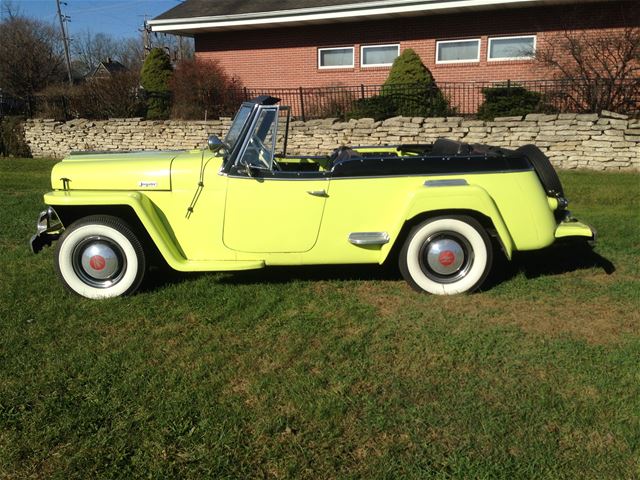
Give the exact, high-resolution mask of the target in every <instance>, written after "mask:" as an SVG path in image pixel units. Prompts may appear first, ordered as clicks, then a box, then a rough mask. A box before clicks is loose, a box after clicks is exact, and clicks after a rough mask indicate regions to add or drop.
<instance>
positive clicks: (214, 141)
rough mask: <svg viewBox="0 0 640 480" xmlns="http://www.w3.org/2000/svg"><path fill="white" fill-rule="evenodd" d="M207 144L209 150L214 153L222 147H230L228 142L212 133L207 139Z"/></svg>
mask: <svg viewBox="0 0 640 480" xmlns="http://www.w3.org/2000/svg"><path fill="white" fill-rule="evenodd" d="M207 145H208V146H209V150H211V151H212V152H214V153H216V152H218V150H220V149H221V148H224V149H227V148H228V146H227V144H226V143H224V142H223V141H222V140H220V139H219V138H218V136H217V135H210V136H209V139H208V140H207Z"/></svg>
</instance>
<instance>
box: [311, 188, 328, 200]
mask: <svg viewBox="0 0 640 480" xmlns="http://www.w3.org/2000/svg"><path fill="white" fill-rule="evenodd" d="M307 193H308V194H309V195H313V196H314V197H322V198H327V197H328V196H329V194H328V193H327V192H326V190H307Z"/></svg>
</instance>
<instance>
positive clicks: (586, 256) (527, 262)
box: [483, 240, 616, 290]
mask: <svg viewBox="0 0 640 480" xmlns="http://www.w3.org/2000/svg"><path fill="white" fill-rule="evenodd" d="M501 257H502V259H499V260H498V261H497V262H495V264H494V272H493V275H492V278H490V279H489V281H488V282H487V283H486V284H485V286H484V288H483V290H489V289H491V288H493V287H494V286H496V285H499V284H500V283H503V282H506V281H508V280H510V279H511V278H513V277H515V276H516V275H518V274H519V273H522V274H523V275H524V276H525V277H526V278H538V277H546V276H552V275H562V274H564V273H568V272H574V271H577V270H585V269H589V268H598V269H601V270H602V271H603V272H604V273H606V274H607V275H611V274H612V273H613V272H615V271H616V267H615V265H614V264H613V263H612V262H611V261H610V260H608V259H607V258H605V257H603V256H602V255H600V254H599V253H597V252H595V251H594V250H593V248H592V247H591V246H589V244H588V243H587V242H583V241H571V240H567V241H565V242H558V243H556V244H554V245H552V246H550V247H547V248H544V249H542V250H535V251H531V252H514V254H513V258H512V260H511V262H509V261H507V260H506V259H505V258H504V257H503V256H501ZM495 258H496V257H495V256H494V259H495Z"/></svg>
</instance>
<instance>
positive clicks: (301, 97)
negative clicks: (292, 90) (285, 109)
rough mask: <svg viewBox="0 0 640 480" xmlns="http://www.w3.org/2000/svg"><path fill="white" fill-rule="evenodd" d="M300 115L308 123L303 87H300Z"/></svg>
mask: <svg viewBox="0 0 640 480" xmlns="http://www.w3.org/2000/svg"><path fill="white" fill-rule="evenodd" d="M300 113H301V115H302V121H303V122H306V121H307V119H306V118H305V115H304V95H303V94H302V87H300Z"/></svg>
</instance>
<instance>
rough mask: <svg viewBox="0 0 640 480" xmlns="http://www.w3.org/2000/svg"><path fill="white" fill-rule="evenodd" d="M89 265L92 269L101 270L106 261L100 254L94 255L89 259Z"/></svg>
mask: <svg viewBox="0 0 640 480" xmlns="http://www.w3.org/2000/svg"><path fill="white" fill-rule="evenodd" d="M89 265H91V268H93V269H94V270H102V269H103V268H104V267H105V266H106V265H107V261H106V260H105V259H104V257H103V256H101V255H94V256H93V257H91V258H90V259H89Z"/></svg>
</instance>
